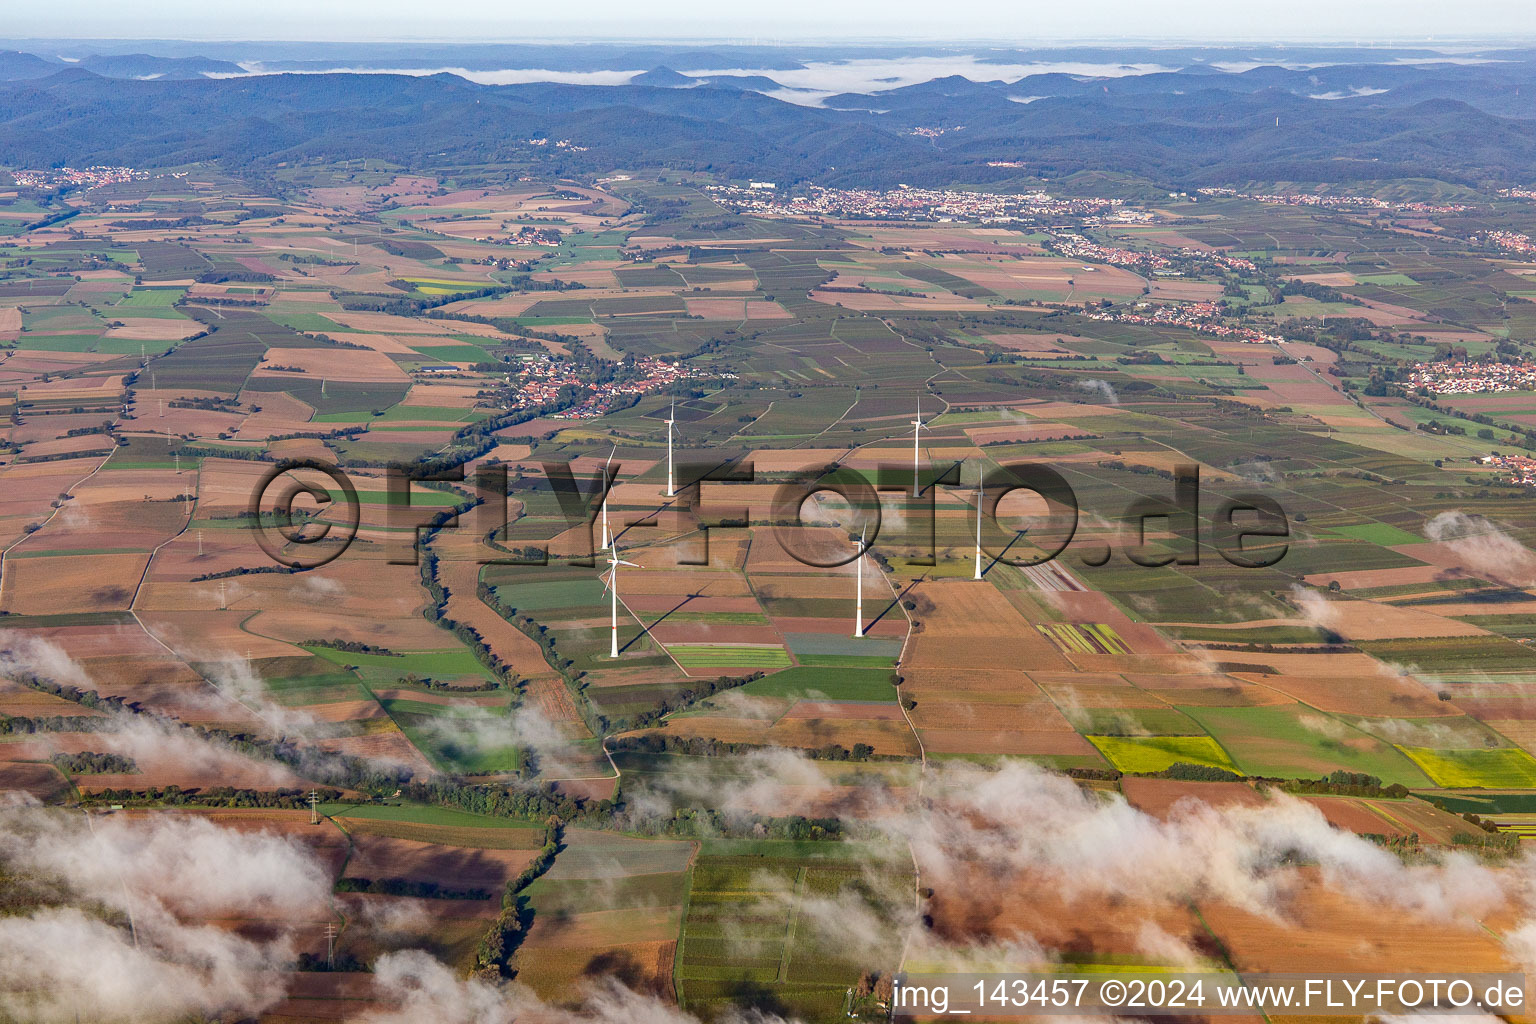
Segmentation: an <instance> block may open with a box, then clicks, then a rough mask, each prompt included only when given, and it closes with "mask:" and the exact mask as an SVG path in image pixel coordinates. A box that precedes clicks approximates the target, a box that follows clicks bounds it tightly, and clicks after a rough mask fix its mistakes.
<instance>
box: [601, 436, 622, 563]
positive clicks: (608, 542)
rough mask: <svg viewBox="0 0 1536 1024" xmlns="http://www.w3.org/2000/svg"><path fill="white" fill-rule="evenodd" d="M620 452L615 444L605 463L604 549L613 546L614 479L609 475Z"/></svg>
mask: <svg viewBox="0 0 1536 1024" xmlns="http://www.w3.org/2000/svg"><path fill="white" fill-rule="evenodd" d="M618 450H619V446H618V445H617V444H615V445H614V446H613V451H611V452H609V453H608V461H607V462H605V463H603V547H604V548H610V547H612V546H613V534H611V533H609V532H608V494H609V492H611V491H612V490H613V478H612V477H611V476H610V475H609V470H608V467H609V466H611V465H613V454H614V452H617V451H618Z"/></svg>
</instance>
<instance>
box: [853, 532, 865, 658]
mask: <svg viewBox="0 0 1536 1024" xmlns="http://www.w3.org/2000/svg"><path fill="white" fill-rule="evenodd" d="M854 563H855V565H856V567H857V575H856V577H855V578H856V579H857V580H858V584H857V586H858V590H857V591H856V594H857V596H856V597H855V598H854V605H853V635H854V636H856V637H860V636H863V635H864V531H863V530H860V531H859V556H858V558H856V559H854Z"/></svg>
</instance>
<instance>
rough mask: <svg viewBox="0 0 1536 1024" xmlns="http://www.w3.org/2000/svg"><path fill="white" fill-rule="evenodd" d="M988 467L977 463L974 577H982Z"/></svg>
mask: <svg viewBox="0 0 1536 1024" xmlns="http://www.w3.org/2000/svg"><path fill="white" fill-rule="evenodd" d="M985 469H986V467H985V466H983V465H982V464H981V463H979V462H978V463H977V464H976V575H975V576H973V577H972V579H978V580H979V579H981V502H982V499H983V498H984V497H985V495H986V492H985V490H984V489H983V487H982V476H983V471H984V470H985Z"/></svg>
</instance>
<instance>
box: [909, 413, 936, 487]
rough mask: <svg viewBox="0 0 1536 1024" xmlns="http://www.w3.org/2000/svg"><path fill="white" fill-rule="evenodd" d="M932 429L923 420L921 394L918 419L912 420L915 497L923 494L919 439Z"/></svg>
mask: <svg viewBox="0 0 1536 1024" xmlns="http://www.w3.org/2000/svg"><path fill="white" fill-rule="evenodd" d="M931 429H932V428H931V427H929V426H928V424H926V423H924V422H923V400H922V398H921V396H919V398H918V400H917V419H915V420H913V421H912V497H914V498H918V497H921V496H922V492H921V490H920V489H919V486H918V479H917V459H918V439H919V438H920V437H921V436H922V433H923V431H925V430H931Z"/></svg>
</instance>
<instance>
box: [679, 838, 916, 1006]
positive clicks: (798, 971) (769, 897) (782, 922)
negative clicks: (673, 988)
mask: <svg viewBox="0 0 1536 1024" xmlns="http://www.w3.org/2000/svg"><path fill="white" fill-rule="evenodd" d="M820 845H828V844H820ZM838 845H839V846H841V845H843V844H838ZM758 846H760V847H761V848H759V849H754V847H758ZM911 885H912V883H911V875H910V869H909V868H907V867H905V866H899V867H898V866H891V867H887V868H871V867H869V866H868V865H866V864H863V863H861V862H859V861H846V862H844V861H839V860H836V859H828V858H825V857H817V856H804V855H802V854H801V853H800V851H799V850H797V849H796V844H786V843H778V842H767V843H762V844H756V843H746V842H737V843H733V844H730V845H729V846H725V847H722V846H721V845H720V844H712V845H711V846H710V847H709V849H708V851H707V852H701V853H700V855H699V857H698V859H697V860H696V862H695V864H694V868H693V871H692V873H691V876H690V887H689V893H688V903H687V914H686V916H685V917H684V920H683V934H682V939H681V941H680V942H679V944H678V949H677V960H676V966H675V969H674V978H675V980H676V983H677V989H678V1001H679V1004H680V1005H681V1006H682V1007H683V1008H685V1009H687V1010H689V1011H691V1012H693V1013H696V1014H699V1015H701V1016H703V1017H705V1018H709V1017H711V1016H713V1014H714V1013H715V1012H718V1011H719V1010H721V1009H724V1008H725V1007H726V1006H727V1005H728V1004H730V1003H731V1002H733V1001H734V1000H736V999H739V998H740V993H741V992H743V991H744V990H753V991H756V992H758V993H761V996H762V997H766V998H768V999H771V1000H772V1004H773V1005H775V1006H777V1007H780V1008H781V1009H782V1011H783V1012H784V1013H786V1014H787V1015H790V1016H793V1017H796V1018H799V1019H803V1020H816V1021H820V1020H832V1019H834V1018H835V1017H837V1016H840V1011H841V1009H842V1007H843V1002H844V996H845V992H846V990H847V988H848V986H849V985H851V984H853V982H854V981H855V980H857V978H858V976H859V974H860V972H861V971H862V970H865V969H866V967H865V965H864V963H863V961H864V959H866V958H871V957H881V956H884V957H891V956H894V955H895V954H896V952H897V951H898V950H899V948H900V944H901V938H902V934H903V932H902V929H900V928H899V927H897V926H896V924H895V918H896V914H895V912H896V909H897V908H898V907H899V906H901V905H902V904H903V902H905V901H910V899H911ZM813 900H814V901H817V902H818V903H821V902H823V901H828V900H850V901H855V902H857V903H861V904H862V909H861V912H862V913H867V914H868V915H869V917H870V919H871V920H873V921H890V925H889V926H888V927H886V928H885V929H884V930H883V935H884V937H883V939H880V940H877V945H878V946H880V947H881V948H879V949H877V950H870V951H867V952H864V953H862V954H861V952H860V950H858V949H857V948H856V946H850V944H849V943H848V942H846V941H845V937H844V936H842V935H839V934H835V931H836V930H835V929H829V928H828V925H827V923H820V924H818V923H816V921H815V919H814V918H813V917H812V916H811V915H809V914H802V912H801V910H802V907H803V906H804V905H805V904H806V902H807V901H813Z"/></svg>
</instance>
